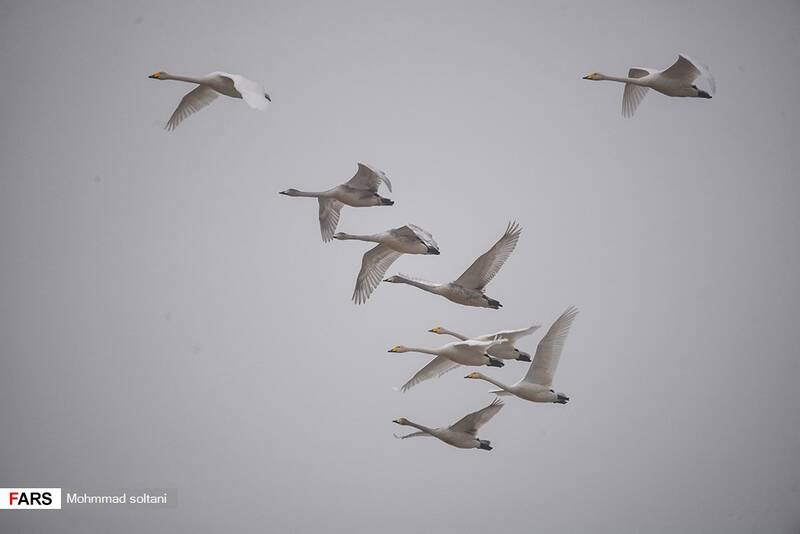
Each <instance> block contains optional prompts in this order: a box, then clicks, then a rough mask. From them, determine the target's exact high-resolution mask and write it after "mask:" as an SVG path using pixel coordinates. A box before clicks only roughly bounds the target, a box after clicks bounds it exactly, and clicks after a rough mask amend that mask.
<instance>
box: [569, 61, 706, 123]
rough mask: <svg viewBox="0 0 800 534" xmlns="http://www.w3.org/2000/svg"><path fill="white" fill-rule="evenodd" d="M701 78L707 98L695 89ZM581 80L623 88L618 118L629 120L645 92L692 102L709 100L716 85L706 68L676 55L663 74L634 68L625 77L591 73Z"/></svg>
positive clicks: (657, 71) (642, 68)
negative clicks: (703, 81)
mask: <svg viewBox="0 0 800 534" xmlns="http://www.w3.org/2000/svg"><path fill="white" fill-rule="evenodd" d="M698 78H704V79H705V80H706V81H707V83H708V85H709V88H710V89H711V94H709V93H707V92H706V91H703V90H702V89H698V87H697V85H695V83H694V82H695V80H697V79H698ZM583 79H584V80H595V81H597V80H610V81H612V82H621V83H624V84H625V90H624V91H623V93H622V115H623V116H624V117H632V116H633V114H634V112H635V111H636V108H637V107H638V106H639V104H640V103H641V102H642V100H643V99H644V97H645V95H646V94H647V90H648V89H653V90H655V91H658V92H659V93H661V94H664V95H667V96H688V97H695V98H711V95H712V94H713V93H715V92H716V89H717V87H716V82H715V81H714V77H713V76H712V75H711V71H709V70H708V67H706V66H705V65H703V64H701V63H697V62H696V61H694V60H692V59H690V58H689V57H687V56H684V55H679V56H678V60H677V61H676V62H675V63H673V64H672V66H671V67H669V68H667V69H664V70H655V69H648V68H644V67H634V68H632V69H630V70H629V71H628V77H627V78H625V77H618V76H606V75H605V74H600V73H599V72H593V73H591V74H587V75H586V76H584V77H583Z"/></svg>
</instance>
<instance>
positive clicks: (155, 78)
mask: <svg viewBox="0 0 800 534" xmlns="http://www.w3.org/2000/svg"><path fill="white" fill-rule="evenodd" d="M148 78H152V79H154V80H158V79H160V78H161V73H160V72H154V73H153V74H151V75H150V76H148Z"/></svg>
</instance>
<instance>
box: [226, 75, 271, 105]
mask: <svg viewBox="0 0 800 534" xmlns="http://www.w3.org/2000/svg"><path fill="white" fill-rule="evenodd" d="M216 74H217V75H219V76H224V77H226V78H229V79H230V80H231V81H232V82H233V87H234V88H235V89H236V90H237V91H239V94H240V95H242V100H244V101H245V103H246V104H247V105H248V106H250V107H251V108H253V109H257V110H259V111H264V110H266V109H267V107H268V106H269V100H267V97H266V90H265V89H264V86H263V85H261V84H260V83H258V82H254V81H253V80H250V79H248V78H245V77H244V76H240V75H238V74H228V73H227V72H217V73H216Z"/></svg>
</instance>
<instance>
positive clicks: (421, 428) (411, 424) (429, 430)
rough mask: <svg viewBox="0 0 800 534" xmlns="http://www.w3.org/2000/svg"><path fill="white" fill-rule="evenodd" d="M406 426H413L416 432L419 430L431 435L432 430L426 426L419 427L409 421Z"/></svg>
mask: <svg viewBox="0 0 800 534" xmlns="http://www.w3.org/2000/svg"><path fill="white" fill-rule="evenodd" d="M408 426H413V427H414V428H416V429H417V430H421V431H423V432H425V433H426V434H433V431H432V430H433V429H431V428H428V427H427V426H422V425H420V424H418V423H415V422H413V421H409V422H408Z"/></svg>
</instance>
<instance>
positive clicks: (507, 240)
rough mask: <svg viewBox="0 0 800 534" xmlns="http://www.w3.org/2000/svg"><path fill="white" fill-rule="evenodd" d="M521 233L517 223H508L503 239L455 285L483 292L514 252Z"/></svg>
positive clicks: (479, 259)
mask: <svg viewBox="0 0 800 534" xmlns="http://www.w3.org/2000/svg"><path fill="white" fill-rule="evenodd" d="M521 233H522V228H521V227H520V226H519V225H518V224H517V223H516V221H514V222H510V223H508V227H507V228H506V232H505V233H504V234H503V237H501V238H500V239H499V240H498V241H497V243H495V244H494V246H492V248H490V249H489V250H488V251H487V252H486V253H485V254H483V255H482V256H481V257H480V258H478V259H477V260H475V262H474V263H473V264H472V265H470V266H469V269H467V270H466V271H464V274H462V275H461V276H459V277H458V280H456V281H455V283H456V284H458V285H460V286H462V287H466V288H469V289H478V290H482V289H483V288H484V287H486V284H488V283H489V282H490V281H491V280H492V278H494V276H495V275H496V274H497V272H498V271H499V270H500V268H501V267H502V266H503V264H504V263H505V262H506V260H507V259H508V257H509V256H510V255H511V253H512V252H514V248H515V247H516V246H517V241H519V236H520V234H521Z"/></svg>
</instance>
